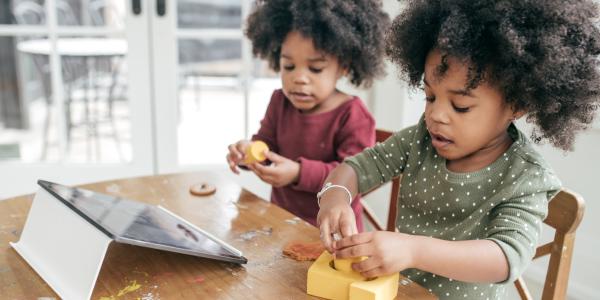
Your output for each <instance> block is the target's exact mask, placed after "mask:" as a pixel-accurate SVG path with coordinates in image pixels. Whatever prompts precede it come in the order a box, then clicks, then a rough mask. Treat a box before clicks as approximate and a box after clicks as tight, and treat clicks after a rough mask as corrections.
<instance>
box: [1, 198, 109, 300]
mask: <svg viewBox="0 0 600 300" xmlns="http://www.w3.org/2000/svg"><path fill="white" fill-rule="evenodd" d="M112 241H113V240H112V238H111V237H110V236H108V235H107V234H105V233H104V232H102V231H100V230H99V229H98V228H96V227H94V225H92V224H90V223H89V222H88V221H86V220H85V219H84V218H83V217H81V216H80V215H78V214H77V213H76V212H75V211H73V210H72V209H70V208H69V207H67V206H66V205H65V204H64V203H62V202H61V201H60V200H58V199H56V198H55V197H54V196H53V195H52V194H50V193H49V192H47V191H46V190H45V189H43V188H41V189H39V191H38V192H37V194H36V195H35V198H34V199H33V204H32V205H31V210H30V211H29V215H28V217H27V222H26V223H25V228H23V232H22V234H21V239H20V240H19V241H18V242H17V243H10V244H11V245H12V247H13V248H15V250H16V251H17V252H18V253H19V254H20V255H21V256H22V257H23V258H24V259H25V260H26V261H27V263H29V265H30V266H31V267H32V268H33V269H34V270H35V271H36V272H37V273H38V274H39V275H40V276H41V277H42V278H43V279H44V280H45V281H46V282H47V283H48V284H49V285H50V287H51V288H52V289H53V290H54V291H55V292H56V293H57V294H58V295H59V296H60V297H61V298H63V299H68V300H69V299H90V297H91V296H92V291H93V289H94V285H95V284H96V279H98V274H99V273H100V268H101V267H102V261H103V260H104V256H105V254H106V250H107V249H108V246H109V244H110V243H111V242H112Z"/></svg>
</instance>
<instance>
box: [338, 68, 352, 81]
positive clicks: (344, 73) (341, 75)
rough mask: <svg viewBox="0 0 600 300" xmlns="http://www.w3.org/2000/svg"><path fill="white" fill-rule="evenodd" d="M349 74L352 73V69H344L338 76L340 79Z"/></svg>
mask: <svg viewBox="0 0 600 300" xmlns="http://www.w3.org/2000/svg"><path fill="white" fill-rule="evenodd" d="M349 73H350V68H348V67H343V68H342V69H341V70H340V72H339V74H338V79H340V78H342V77H346V76H348V74H349Z"/></svg>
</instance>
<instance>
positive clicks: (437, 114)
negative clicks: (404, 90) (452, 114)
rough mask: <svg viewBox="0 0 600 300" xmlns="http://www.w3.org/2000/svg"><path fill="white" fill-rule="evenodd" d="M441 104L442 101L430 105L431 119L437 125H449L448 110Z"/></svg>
mask: <svg viewBox="0 0 600 300" xmlns="http://www.w3.org/2000/svg"><path fill="white" fill-rule="evenodd" d="M441 102H442V101H434V102H432V103H428V105H427V106H428V110H429V119H431V120H432V121H434V122H436V123H442V124H447V123H448V122H449V118H448V111H447V109H448V108H447V107H446V106H445V105H444V104H443V103H441Z"/></svg>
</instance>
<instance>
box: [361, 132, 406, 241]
mask: <svg viewBox="0 0 600 300" xmlns="http://www.w3.org/2000/svg"><path fill="white" fill-rule="evenodd" d="M391 135H392V132H391V131H387V130H383V129H376V130H375V141H376V142H383V141H385V140H387V138H389V137H390V136H391ZM378 188H379V187H377V188H374V189H372V190H370V191H368V192H366V193H364V194H363V196H366V195H368V194H370V193H371V192H373V191H374V190H376V189H378ZM399 191H400V177H396V178H394V179H393V180H392V192H391V194H390V205H389V209H388V218H387V223H386V224H382V223H381V222H380V221H379V220H378V219H377V217H376V216H375V213H374V212H373V210H372V209H371V208H370V207H369V205H368V204H367V203H366V202H365V201H363V202H362V206H363V213H364V216H365V217H366V218H367V221H368V222H369V224H370V225H371V226H373V228H375V230H387V231H396V212H397V209H398V207H397V204H398V192H399Z"/></svg>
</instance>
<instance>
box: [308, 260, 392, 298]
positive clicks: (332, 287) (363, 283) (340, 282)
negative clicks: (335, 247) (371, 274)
mask: <svg viewBox="0 0 600 300" xmlns="http://www.w3.org/2000/svg"><path fill="white" fill-rule="evenodd" d="M364 259H365V258H364V257H359V258H353V259H338V260H335V262H334V259H333V257H332V256H331V254H329V252H327V251H324V252H323V253H322V254H321V256H319V258H318V259H317V260H316V261H315V262H314V263H313V264H312V265H311V266H310V268H309V269H308V274H307V280H306V293H307V294H309V295H313V296H317V297H322V298H326V299H332V300H347V299H352V300H355V299H356V300H358V299H361V300H389V299H394V298H395V297H396V295H397V293H398V280H399V274H398V273H395V274H392V275H388V276H382V277H378V278H375V279H372V280H367V279H365V278H364V277H362V276H361V275H360V274H359V273H358V272H355V271H353V270H352V269H351V267H350V266H351V264H352V263H355V262H358V261H361V260H364ZM334 266H335V268H334Z"/></svg>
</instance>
